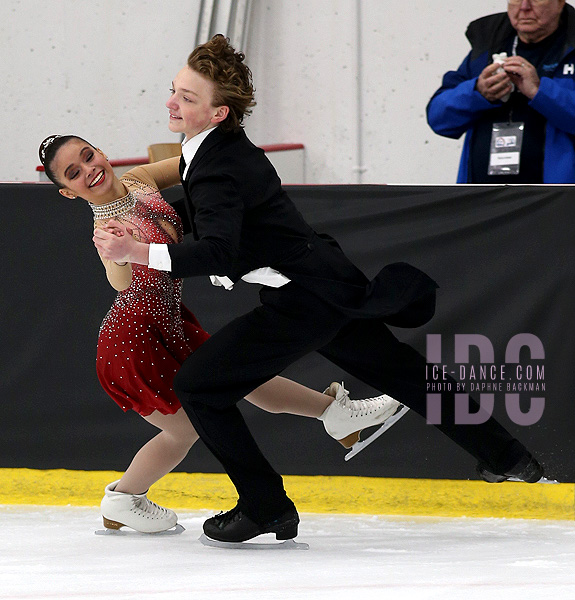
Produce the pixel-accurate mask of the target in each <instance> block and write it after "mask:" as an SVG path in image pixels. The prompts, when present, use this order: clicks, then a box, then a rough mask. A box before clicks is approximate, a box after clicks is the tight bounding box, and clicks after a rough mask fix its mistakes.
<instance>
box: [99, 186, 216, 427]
mask: <svg viewBox="0 0 575 600" xmlns="http://www.w3.org/2000/svg"><path fill="white" fill-rule="evenodd" d="M122 181H123V183H124V184H125V185H126V187H128V189H130V194H129V197H128V198H127V202H123V204H122V201H124V200H125V199H122V201H116V202H113V203H110V204H109V205H104V206H103V207H96V208H98V209H99V210H102V209H103V210H104V211H105V210H106V207H111V210H109V212H108V213H105V212H104V213H100V215H102V214H104V215H105V217H104V218H103V219H102V220H105V219H106V218H110V215H112V216H114V218H116V219H118V220H121V221H122V222H123V223H124V224H126V225H127V226H128V227H131V228H132V229H133V230H134V233H135V237H136V238H137V239H139V240H140V241H143V242H147V243H151V242H153V243H159V244H171V243H174V242H175V240H174V238H173V237H172V236H176V238H177V241H178V242H181V241H182V237H183V233H182V224H181V221H180V218H179V217H178V215H177V213H176V212H175V210H174V209H173V208H172V207H171V206H170V205H169V204H168V203H167V202H166V201H165V200H164V199H163V198H162V196H161V194H160V193H159V192H158V191H157V190H155V189H153V188H151V187H149V186H145V185H144V184H142V183H141V182H138V181H134V180H131V181H130V180H125V179H122ZM118 203H120V205H119V206H118ZM113 205H116V206H113ZM92 208H93V210H94V212H95V218H96V209H95V208H94V206H92ZM170 233H171V235H170ZM208 337H209V335H208V334H207V333H206V332H205V331H204V330H203V329H202V328H201V326H200V324H199V323H198V321H197V319H196V317H195V316H194V315H193V314H192V313H191V312H190V311H189V310H188V309H187V308H186V307H185V306H184V305H183V304H182V280H181V279H172V278H171V277H170V275H169V273H166V272H163V271H156V270H154V269H148V267H147V266H143V265H137V264H132V282H131V284H130V286H129V287H128V288H127V289H126V290H124V291H121V292H118V295H117V297H116V300H115V301H114V304H113V305H112V307H111V308H110V311H109V312H108V314H107V315H106V317H105V318H104V320H103V322H102V326H101V328H100V334H99V337H98V354H97V360H96V368H97V373H98V379H99V380H100V383H101V384H102V386H103V388H104V390H106V392H107V393H108V394H109V395H110V396H111V397H112V399H113V400H114V401H115V402H117V403H118V404H119V405H120V407H121V408H122V409H123V410H124V411H128V410H129V409H132V410H135V411H136V412H137V413H139V414H140V415H142V416H147V415H149V414H151V413H152V412H154V411H155V410H158V411H159V412H160V413H162V414H174V413H175V412H176V411H177V410H178V409H179V408H180V407H181V404H180V402H179V400H178V398H177V397H176V394H175V393H174V390H173V388H172V381H173V378H174V375H175V374H176V372H177V371H178V370H179V368H180V365H181V364H182V362H183V361H184V360H185V359H186V358H187V357H188V356H189V355H190V354H191V353H192V352H193V351H194V350H195V349H196V348H197V347H198V346H200V345H201V344H202V343H203V342H204V341H206V340H207V339H208Z"/></svg>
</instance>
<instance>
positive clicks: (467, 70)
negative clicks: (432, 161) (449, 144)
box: [427, 53, 500, 139]
mask: <svg viewBox="0 0 575 600" xmlns="http://www.w3.org/2000/svg"><path fill="white" fill-rule="evenodd" d="M482 59H483V60H482ZM483 63H485V64H483ZM485 66H487V62H486V55H482V56H481V57H479V58H478V59H476V60H474V61H471V53H469V54H468V55H467V57H466V58H465V60H464V61H463V62H462V63H461V65H460V67H459V69H457V71H448V72H447V73H446V74H445V75H444V76H443V82H442V85H441V87H440V88H439V89H438V90H437V91H436V92H435V94H434V95H433V97H432V98H431V100H430V101H429V103H428V105H427V122H428V123H429V126H430V127H431V129H433V131H435V133H437V134H439V135H443V136H445V137H450V138H455V139H457V138H459V137H461V136H462V135H463V134H464V133H465V132H466V131H467V130H468V129H469V128H470V127H471V126H472V125H473V123H474V121H475V120H476V119H477V117H478V116H479V115H480V114H481V113H482V112H483V111H486V110H489V109H491V108H494V107H495V106H499V105H500V103H492V102H489V100H486V99H485V98H484V97H483V96H482V95H481V94H480V93H479V92H478V91H477V90H476V89H475V84H476V83H477V77H478V76H479V74H480V73H481V71H482V70H483V69H484V68H485Z"/></svg>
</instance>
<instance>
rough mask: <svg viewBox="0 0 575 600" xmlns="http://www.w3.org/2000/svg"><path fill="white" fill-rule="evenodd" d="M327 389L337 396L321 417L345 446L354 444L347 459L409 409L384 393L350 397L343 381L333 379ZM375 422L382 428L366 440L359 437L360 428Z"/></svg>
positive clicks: (329, 432) (330, 393) (348, 446)
mask: <svg viewBox="0 0 575 600" xmlns="http://www.w3.org/2000/svg"><path fill="white" fill-rule="evenodd" d="M324 393H325V394H328V395H329V396H332V397H334V398H335V400H334V401H333V402H332V403H331V404H330V405H329V406H328V407H327V408H326V410H325V411H324V413H323V414H322V415H321V416H320V417H318V418H319V419H320V420H321V421H323V424H324V427H325V430H326V431H327V433H328V434H329V435H330V436H331V437H333V438H335V439H336V440H338V441H339V443H340V444H341V445H342V446H343V447H344V448H348V449H349V448H351V452H348V454H346V456H345V460H349V459H350V458H352V457H353V456H355V455H356V454H359V452H361V451H362V450H363V449H364V448H365V447H366V446H369V444H371V443H372V442H374V441H375V440H376V439H377V438H378V437H379V436H380V435H381V434H382V433H384V432H385V431H387V430H388V429H389V428H390V427H391V426H392V425H393V424H394V423H396V422H397V421H399V419H401V417H403V416H405V414H406V413H407V411H408V410H409V409H408V408H407V407H406V406H404V405H403V404H401V403H400V402H398V401H397V400H394V399H393V398H392V397H391V396H387V395H385V394H384V395H382V396H377V397H375V398H366V399H363V400H351V399H350V398H349V392H348V391H347V390H346V389H345V388H344V386H343V383H342V384H339V383H337V382H334V383H332V384H331V385H330V386H329V387H328V388H327V389H326V390H325V392H324ZM374 425H379V426H380V427H379V429H377V431H375V432H374V433H373V434H372V435H371V436H370V437H368V438H367V439H366V440H360V434H361V431H362V430H363V429H366V428H367V427H373V426H374Z"/></svg>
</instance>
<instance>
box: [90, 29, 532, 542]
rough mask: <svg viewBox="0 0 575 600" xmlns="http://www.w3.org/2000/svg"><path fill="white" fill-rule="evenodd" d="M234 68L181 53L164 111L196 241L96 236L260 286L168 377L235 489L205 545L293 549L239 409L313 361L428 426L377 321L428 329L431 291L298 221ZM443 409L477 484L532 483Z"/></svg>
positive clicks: (286, 513) (450, 404) (493, 433)
mask: <svg viewBox="0 0 575 600" xmlns="http://www.w3.org/2000/svg"><path fill="white" fill-rule="evenodd" d="M243 60H244V55H243V54H242V53H240V52H236V51H235V50H234V49H233V48H232V47H231V46H230V45H229V43H228V40H227V39H226V38H224V37H223V36H221V35H218V36H215V37H214V38H212V39H211V40H210V41H209V42H208V43H206V44H203V45H201V46H199V47H197V48H196V49H195V50H194V51H193V52H192V54H191V55H190V56H189V58H188V64H187V66H185V67H184V68H183V69H182V70H181V71H180V72H179V73H178V74H177V76H176V77H175V79H174V81H173V89H172V90H171V97H170V99H169V100H168V102H167V103H166V106H167V107H168V109H169V111H170V129H171V130H172V131H174V132H181V133H184V134H185V140H184V143H183V152H182V163H181V168H182V182H183V185H184V189H185V192H186V197H187V210H188V212H189V217H190V221H191V222H192V224H193V233H192V235H190V236H186V239H185V240H184V242H183V243H182V244H172V245H170V246H165V245H157V244H145V243H141V242H137V241H136V240H135V239H133V238H132V236H130V235H124V236H121V237H118V236H116V235H112V234H111V233H107V232H105V231H102V230H98V231H97V232H96V233H95V237H94V242H95V244H96V246H97V248H98V249H99V251H100V253H101V254H102V256H104V258H108V259H111V260H116V261H125V260H129V261H130V262H134V263H139V264H149V266H150V267H152V268H156V269H160V270H166V271H170V272H171V273H172V276H173V277H195V276H198V275H210V276H213V277H212V281H214V282H215V283H216V284H220V285H224V286H225V287H228V288H229V287H231V286H232V285H233V284H234V283H235V282H237V281H238V280H239V279H240V278H242V279H245V280H246V281H248V282H252V283H259V284H262V285H263V287H262V289H261V291H260V300H261V304H260V305H259V306H258V307H256V308H255V309H254V310H252V311H251V312H249V313H247V314H245V315H243V316H241V317H239V318H237V319H235V320H234V321H232V322H231V323H229V324H228V325H226V326H224V327H223V328H222V329H221V330H220V331H218V332H216V333H215V334H214V335H213V336H212V337H211V338H210V339H209V340H208V341H207V342H205V343H204V344H203V345H202V346H201V347H200V348H199V349H198V350H197V351H196V352H194V353H193V354H192V355H191V356H190V357H189V358H188V359H187V360H186V362H185V363H184V364H183V365H182V367H181V370H180V371H179V373H178V374H177V375H176V378H175V380H174V389H175V390H176V393H177V394H178V397H179V398H180V399H181V402H182V406H183V407H184V409H185V410H186V413H187V414H188V416H189V418H190V420H191V422H192V423H193V425H194V427H195V428H196V430H197V432H198V434H199V435H200V437H201V438H202V440H203V441H204V442H205V444H206V445H207V446H208V448H209V449H210V450H211V452H212V453H213V454H214V456H215V457H216V458H217V459H218V460H219V461H220V462H221V463H222V465H223V467H224V468H225V470H226V472H227V473H228V475H229V477H230V479H231V480H232V482H233V484H234V485H235V487H236V489H237V492H238V496H239V500H238V503H237V505H236V507H235V508H233V509H232V510H230V511H228V512H226V513H221V514H219V515H216V516H214V517H212V518H210V519H208V520H207V521H206V522H205V523H204V532H205V534H206V535H207V536H208V537H209V538H212V539H215V540H218V541H223V542H242V541H246V540H249V539H251V538H253V537H255V536H257V535H260V534H262V533H269V532H272V533H275V534H276V537H277V539H280V540H286V539H292V538H294V537H295V536H296V535H297V529H298V523H299V517H298V514H297V511H296V509H295V506H294V505H293V503H292V501H291V500H290V499H289V498H288V497H287V495H286V493H285V490H284V488H283V483H282V479H281V477H280V475H278V474H277V473H276V472H275V471H274V470H273V469H272V467H271V466H270V464H269V463H268V462H267V460H266V459H265V458H264V456H263V455H262V453H261V452H260V450H259V448H258V447H257V445H256V443H255V441H254V439H253V438H252V436H251V433H250V432H249V430H248V429H247V426H246V424H245V422H244V420H243V418H242V416H241V413H240V411H239V410H238V407H237V403H238V402H239V401H240V400H241V399H242V398H243V397H244V396H246V395H247V394H248V393H249V392H251V391H252V390H254V389H255V388H257V387H258V386H259V385H261V384H263V383H264V382H266V381H268V380H269V379H271V378H272V377H273V376H275V375H277V374H279V373H281V372H282V370H283V369H285V368H286V367H287V366H288V365H290V364H291V363H293V362H294V361H296V360H297V359H299V358H301V357H302V356H304V355H305V354H307V353H309V352H311V351H313V350H317V351H318V352H320V353H321V354H322V355H323V356H325V357H326V358H328V359H329V360H331V361H332V362H334V363H335V364H337V365H338V366H340V367H342V368H343V369H345V370H346V371H348V372H349V373H351V374H352V375H354V376H356V377H358V378H359V379H361V380H362V381H364V382H366V383H367V384H369V385H371V386H372V387H374V388H376V389H378V390H381V391H382V392H385V393H387V394H389V395H391V396H392V397H394V398H396V399H398V400H399V401H400V402H403V403H404V404H406V405H407V406H409V407H411V408H412V409H413V410H415V411H416V412H418V413H419V414H421V415H422V416H424V417H425V415H426V383H425V359H424V358H423V357H422V356H421V355H420V354H419V353H418V352H416V351H415V350H414V349H413V348H411V347H410V346H408V345H406V344H403V343H401V342H399V341H398V340H397V339H396V338H395V337H394V336H393V334H392V333H391V332H390V331H389V329H388V327H387V324H391V325H398V326H404V327H415V326H419V325H422V324H423V323H425V322H427V321H428V320H429V319H430V318H431V316H432V315H433V312H434V308H435V289H436V287H437V286H436V284H435V282H433V281H432V280H431V279H430V278H429V277H427V276H426V275H425V274H424V273H422V272H421V271H419V270H417V269H415V268H414V267H411V266H410V265H407V264H405V263H396V264H393V265H388V266H387V267H385V268H384V269H382V271H381V272H380V274H379V275H378V276H377V277H376V278H375V279H374V280H373V281H371V282H370V281H368V280H367V278H366V277H365V275H364V274H363V273H362V272H361V271H360V270H359V269H358V268H357V267H356V266H355V265H353V264H352V263H351V262H350V261H349V260H348V258H347V257H346V256H345V255H344V254H343V252H342V251H341V249H340V248H339V246H338V245H337V243H336V242H335V241H334V240H333V239H332V238H330V237H329V236H325V235H318V234H317V233H316V232H315V231H313V229H312V228H311V227H310V226H309V225H308V224H307V223H306V222H305V221H304V220H303V217H302V216H301V215H300V213H299V212H298V211H297V209H296V208H295V206H294V205H293V203H292V202H291V200H290V199H289V198H288V196H287V194H286V193H285V191H284V190H283V189H282V187H281V182H280V179H279V177H278V176H277V174H276V172H275V170H274V168H273V167H272V165H271V164H270V162H269V161H268V159H267V158H266V157H265V155H264V153H263V151H262V150H260V149H258V148H257V147H255V146H254V145H253V144H252V143H251V142H250V141H249V140H248V138H247V137H246V135H245V132H244V131H243V128H242V121H243V118H244V116H245V115H246V114H249V112H250V109H251V107H252V106H254V104H255V103H254V99H253V86H252V80H251V72H250V70H249V69H248V67H247V66H246V65H245V64H244V62H243ZM113 225H114V226H115V227H118V228H123V226H122V225H121V224H119V223H113ZM124 231H125V228H124ZM455 387H456V386H455V385H453V389H455ZM443 399H444V406H443V414H442V417H443V422H442V424H441V425H438V426H437V427H438V428H439V429H440V430H441V431H443V432H444V433H445V434H446V435H448V436H449V437H450V438H451V439H452V440H454V441H455V442H456V443H457V444H459V445H460V446H461V447H462V448H464V449H465V450H467V451H468V452H469V453H470V454H472V455H473V456H474V457H475V458H476V459H477V460H478V462H479V465H478V470H479V473H480V475H481V476H482V477H483V478H484V479H486V480H488V481H503V480H505V479H508V478H509V477H512V476H513V477H517V478H519V479H522V480H525V481H530V482H531V481H537V480H539V479H540V477H541V476H542V474H543V470H542V468H541V467H540V466H539V464H538V463H537V461H536V460H535V459H534V458H532V456H531V454H530V453H529V452H528V451H527V450H526V448H525V447H524V446H523V445H522V444H521V443H520V442H519V441H517V440H516V439H514V438H513V437H512V436H511V435H510V434H509V433H508V432H507V431H506V430H505V429H504V428H503V427H501V425H499V424H498V423H497V422H496V421H495V420H494V419H493V418H490V419H489V420H487V421H486V422H485V423H483V424H481V425H456V424H454V397H453V394H451V395H448V394H445V395H444V397H443ZM477 408H478V407H477V406H475V410H476V409H477ZM472 410H474V409H473V408H472ZM294 443H295V442H294Z"/></svg>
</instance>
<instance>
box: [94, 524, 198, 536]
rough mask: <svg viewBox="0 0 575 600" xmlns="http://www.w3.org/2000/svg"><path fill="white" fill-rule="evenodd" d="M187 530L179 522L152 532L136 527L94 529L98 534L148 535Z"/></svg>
mask: <svg viewBox="0 0 575 600" xmlns="http://www.w3.org/2000/svg"><path fill="white" fill-rule="evenodd" d="M184 531H186V528H185V527H183V526H182V525H180V524H179V523H178V524H177V525H176V526H175V527H172V528H171V529H166V530H165V531H153V532H150V533H145V532H143V531H136V530H135V529H130V528H126V529H97V530H96V531H94V533H95V534H96V535H120V536H122V535H147V536H157V535H180V533H183V532H184Z"/></svg>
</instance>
